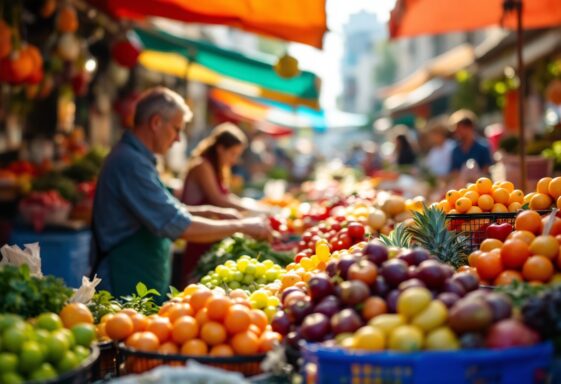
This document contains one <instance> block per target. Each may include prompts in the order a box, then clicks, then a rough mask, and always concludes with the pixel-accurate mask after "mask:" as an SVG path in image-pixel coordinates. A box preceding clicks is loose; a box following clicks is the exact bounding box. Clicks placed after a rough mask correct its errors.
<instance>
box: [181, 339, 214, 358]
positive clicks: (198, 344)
mask: <svg viewBox="0 0 561 384" xmlns="http://www.w3.org/2000/svg"><path fill="white" fill-rule="evenodd" d="M207 353H208V347H207V345H206V343H205V342H204V341H202V340H201V339H193V340H189V341H188V342H186V343H185V344H183V345H182V346H181V354H182V355H188V356H203V355H206V354H207Z"/></svg>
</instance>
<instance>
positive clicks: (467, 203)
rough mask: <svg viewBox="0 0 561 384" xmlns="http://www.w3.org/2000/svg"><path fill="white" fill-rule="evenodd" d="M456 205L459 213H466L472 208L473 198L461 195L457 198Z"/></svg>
mask: <svg viewBox="0 0 561 384" xmlns="http://www.w3.org/2000/svg"><path fill="white" fill-rule="evenodd" d="M454 207H455V208H456V211H458V212H459V213H465V212H467V211H468V209H470V208H471V200H470V199H468V198H467V197H460V198H459V199H458V200H456V203H455V204H454Z"/></svg>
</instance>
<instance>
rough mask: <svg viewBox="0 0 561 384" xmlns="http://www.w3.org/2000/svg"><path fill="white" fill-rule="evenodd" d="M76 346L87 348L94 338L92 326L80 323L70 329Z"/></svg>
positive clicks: (93, 327) (94, 332) (94, 331)
mask: <svg viewBox="0 0 561 384" xmlns="http://www.w3.org/2000/svg"><path fill="white" fill-rule="evenodd" d="M71 331H72V334H73V335H74V339H75V340H76V344H77V345H81V346H83V347H89V346H90V345H91V344H92V343H93V341H94V340H95V338H96V329H95V326H94V325H93V324H88V323H80V324H76V325H75V326H73V327H72V329H71Z"/></svg>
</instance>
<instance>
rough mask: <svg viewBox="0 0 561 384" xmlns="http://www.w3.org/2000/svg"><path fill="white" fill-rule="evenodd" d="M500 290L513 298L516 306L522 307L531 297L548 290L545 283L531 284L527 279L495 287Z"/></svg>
mask: <svg viewBox="0 0 561 384" xmlns="http://www.w3.org/2000/svg"><path fill="white" fill-rule="evenodd" d="M495 288H496V290H497V291H498V292H501V293H504V294H505V295H507V296H508V297H510V299H511V300H512V304H513V305H514V306H515V307H516V308H520V307H522V305H524V303H526V301H528V300H529V299H530V298H532V297H535V296H537V295H538V294H540V293H541V292H544V291H545V290H546V286H545V285H535V284H530V283H528V282H525V281H516V280H515V281H513V282H512V283H511V284H509V285H503V286H497V287H495Z"/></svg>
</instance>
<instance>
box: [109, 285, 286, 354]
mask: <svg viewBox="0 0 561 384" xmlns="http://www.w3.org/2000/svg"><path fill="white" fill-rule="evenodd" d="M186 291H188V292H187V296H185V297H184V298H183V299H180V300H174V301H169V302H167V303H165V304H164V305H163V306H162V307H161V308H160V310H159V312H158V314H155V315H151V316H144V315H142V314H140V313H137V312H136V311H134V310H132V309H124V310H122V311H120V312H119V313H117V314H114V315H106V317H104V318H103V319H102V322H101V324H100V325H99V327H101V330H102V331H103V332H104V333H105V334H106V335H107V336H108V337H109V338H111V339H112V340H115V341H124V342H125V344H126V345H127V346H128V347H130V348H133V349H136V350H139V351H145V352H159V353H162V354H183V355H190V356H204V355H208V356H220V357H228V356H235V355H256V354H260V353H265V352H267V351H269V350H271V349H272V348H273V347H274V346H275V345H276V344H277V343H279V342H280V340H281V336H280V334H278V333H276V332H273V331H272V330H271V328H270V325H269V324H268V320H267V316H266V315H265V313H264V312H263V311H260V310H257V309H252V308H251V304H250V302H249V299H248V297H247V295H246V294H245V293H244V292H243V291H240V290H238V291H232V292H231V293H230V294H229V295H225V294H224V293H223V292H219V291H211V290H209V289H208V288H206V287H204V286H198V285H192V286H189V287H188V288H186Z"/></svg>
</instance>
